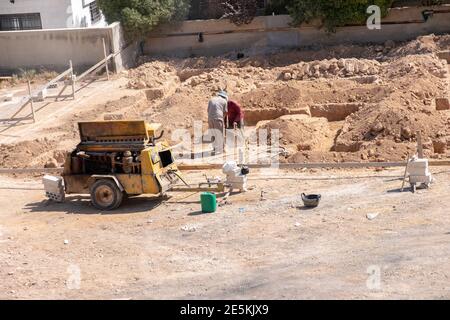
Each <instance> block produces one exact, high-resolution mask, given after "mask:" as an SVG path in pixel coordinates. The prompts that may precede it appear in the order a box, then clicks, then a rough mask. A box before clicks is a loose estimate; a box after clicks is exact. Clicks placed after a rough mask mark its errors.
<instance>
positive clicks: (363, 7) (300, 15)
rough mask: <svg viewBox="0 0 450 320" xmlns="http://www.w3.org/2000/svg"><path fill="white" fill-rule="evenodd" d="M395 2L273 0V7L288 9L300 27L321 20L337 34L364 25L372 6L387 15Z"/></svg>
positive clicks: (365, 0) (378, 0)
mask: <svg viewBox="0 0 450 320" xmlns="http://www.w3.org/2000/svg"><path fill="white" fill-rule="evenodd" d="M392 2H393V0H334V1H329V0H273V6H274V7H275V8H277V9H278V10H280V8H283V7H284V8H286V9H287V12H288V13H289V14H290V15H291V17H292V19H293V23H294V24H295V25H299V24H301V23H303V22H310V21H312V20H315V19H319V20H320V21H321V22H322V24H323V26H324V27H325V29H326V30H327V31H329V32H335V31H336V28H337V27H341V26H344V25H347V24H360V23H364V22H365V21H366V19H367V17H368V15H367V13H366V11H367V8H368V7H369V6H370V5H378V6H379V7H380V8H381V12H382V15H386V14H387V12H388V9H389V8H390V7H391V5H392Z"/></svg>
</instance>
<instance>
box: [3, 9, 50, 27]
mask: <svg viewBox="0 0 450 320" xmlns="http://www.w3.org/2000/svg"><path fill="white" fill-rule="evenodd" d="M34 29H42V22H41V14H40V13H24V14H1V15H0V30H1V31H14V30H34Z"/></svg>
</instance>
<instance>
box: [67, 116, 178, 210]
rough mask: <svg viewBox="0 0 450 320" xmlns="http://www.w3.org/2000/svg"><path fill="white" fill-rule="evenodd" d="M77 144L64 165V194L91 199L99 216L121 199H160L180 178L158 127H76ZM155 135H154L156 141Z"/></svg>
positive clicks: (111, 124) (103, 123)
mask: <svg viewBox="0 0 450 320" xmlns="http://www.w3.org/2000/svg"><path fill="white" fill-rule="evenodd" d="M78 126H79V132H80V139H81V142H80V144H79V145H78V146H77V148H76V149H75V150H74V151H73V152H72V153H71V154H69V155H68V156H67V159H66V163H65V165H64V173H63V175H62V177H63V179H64V188H65V193H67V194H90V196H91V201H92V204H93V205H94V206H95V207H96V208H98V209H101V210H113V209H116V208H117V207H119V206H120V204H121V203H122V199H123V196H124V195H140V194H162V193H164V192H166V191H168V190H170V189H172V187H173V186H174V185H175V183H177V182H178V181H179V180H180V179H181V180H182V181H183V182H184V180H183V179H182V178H181V174H180V172H179V170H178V168H177V166H176V164H175V162H174V158H173V156H172V151H171V149H170V146H169V144H168V143H167V142H166V141H163V140H161V137H162V135H163V133H164V132H163V131H162V132H160V133H159V131H160V129H161V125H160V124H148V123H146V122H145V121H94V122H80V123H79V124H78ZM157 134H158V135H157Z"/></svg>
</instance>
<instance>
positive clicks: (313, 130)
mask: <svg viewBox="0 0 450 320" xmlns="http://www.w3.org/2000/svg"><path fill="white" fill-rule="evenodd" d="M258 128H259V129H258V130H261V129H265V130H268V131H267V132H268V133H269V134H268V137H269V139H270V137H271V135H272V134H273V133H274V130H277V131H278V132H279V137H280V143H281V145H283V146H287V147H289V148H290V149H292V150H295V151H298V150H314V151H329V149H328V150H327V146H328V145H329V141H330V139H332V138H333V137H332V135H331V132H330V128H329V126H328V121H327V119H325V118H311V117H309V116H307V115H286V116H282V117H280V118H278V119H275V120H272V121H267V122H265V123H262V124H259V125H258Z"/></svg>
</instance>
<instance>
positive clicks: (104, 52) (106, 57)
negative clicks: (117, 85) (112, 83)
mask: <svg viewBox="0 0 450 320" xmlns="http://www.w3.org/2000/svg"><path fill="white" fill-rule="evenodd" d="M102 42H103V54H104V55H105V68H106V76H107V77H108V81H109V67H108V56H107V55H106V43H105V38H102Z"/></svg>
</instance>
